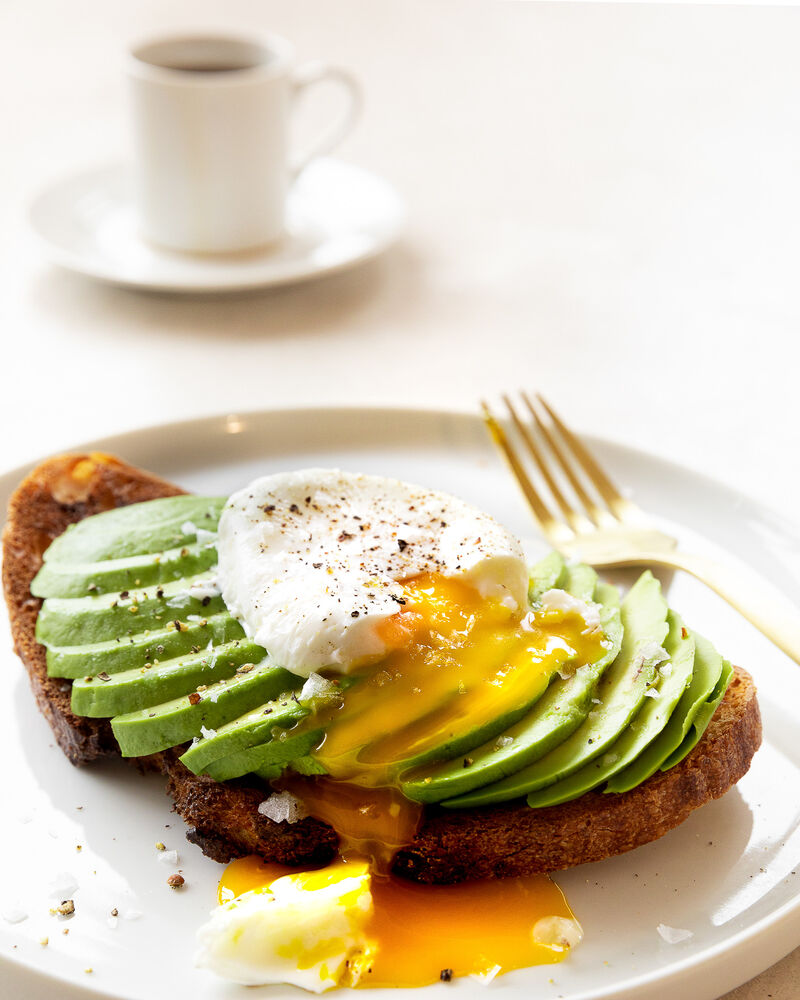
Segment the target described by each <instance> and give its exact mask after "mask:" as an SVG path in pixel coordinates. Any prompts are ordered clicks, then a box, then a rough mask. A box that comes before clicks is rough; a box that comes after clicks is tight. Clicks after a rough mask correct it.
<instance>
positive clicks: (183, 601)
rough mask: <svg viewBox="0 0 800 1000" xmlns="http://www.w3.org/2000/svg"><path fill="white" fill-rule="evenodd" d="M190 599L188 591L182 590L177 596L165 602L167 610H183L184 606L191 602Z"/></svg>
mask: <svg viewBox="0 0 800 1000" xmlns="http://www.w3.org/2000/svg"><path fill="white" fill-rule="evenodd" d="M191 599H192V597H191V594H190V593H189V591H188V590H182V591H181V592H180V593H179V594H176V595H175V596H174V597H170V599H169V600H168V601H167V607H168V608H185V607H186V605H187V604H188V603H189V602H190V601H191Z"/></svg>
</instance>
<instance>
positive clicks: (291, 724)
mask: <svg viewBox="0 0 800 1000" xmlns="http://www.w3.org/2000/svg"><path fill="white" fill-rule="evenodd" d="M290 676H291V677H292V679H293V680H294V681H296V682H297V685H298V686H299V685H300V683H302V682H303V678H302V677H296V676H295V675H294V674H292V675H290ZM357 683H358V678H357V677H341V678H338V679H337V680H336V681H335V682H334V684H335V685H336V688H338V689H339V691H342V692H343V691H346V690H347V689H348V688H349V687H352V685H353V684H357ZM332 697H334V698H336V697H338V695H337V693H336V690H335V689H334V690H333V692H332V693H317V694H312V695H310V696H309V697H306V698H303V697H302V692H301V697H300V698H298V696H297V693H296V692H290V691H284V692H283V693H282V694H281V696H280V697H279V698H277V699H275V700H273V701H272V702H270V703H269V704H268V705H262V706H261V707H260V708H259V709H258V711H255V712H251V713H249V714H248V715H243V716H242V717H241V718H239V719H234V720H233V721H232V722H229V723H228V724H227V725H225V726H222V727H221V728H220V729H219V730H217V732H216V733H214V734H213V735H212V736H208V737H206V738H205V739H202V740H200V741H198V742H197V743H196V744H195V745H193V746H191V747H190V748H189V749H188V750H187V751H186V753H185V754H183V756H182V757H181V762H182V763H184V764H185V765H186V766H187V767H188V768H189V770H190V771H194V773H195V774H200V773H205V774H210V773H211V765H212V764H217V763H218V762H221V761H223V760H228V764H226V765H225V770H226V773H227V772H228V771H230V772H231V773H229V774H227V776H228V777H231V778H234V777H236V778H238V777H239V776H240V775H243V774H247V773H248V772H249V771H251V770H253V767H254V766H256V767H258V768H263V767H267V766H272V764H273V763H274V762H275V761H279V762H281V766H283V763H285V762H288V757H287V752H286V748H284V746H283V744H284V743H286V742H287V741H288V740H289V738H290V737H289V733H288V732H286V730H291V729H294V728H295V727H296V726H297V725H298V724H299V723H300V722H301V721H302V720H303V719H305V718H307V717H308V716H309V715H311V714H312V713H314V712H316V711H317V710H318V709H319V708H321V707H323V706H325V705H330V703H331V698H332ZM308 732H309V733H310V732H313V734H314V736H313V739H312V738H311V737H309V740H307V741H306V740H305V739H302V740H295V739H294V738H292V739H293V742H291V743H289V744H288V753H289V754H291V755H292V759H295V758H300V757H304V756H305V755H306V754H308V753H309V751H310V750H312V749H313V748H314V747H315V746H316V745H317V744H318V743H319V742H320V740H321V739H322V736H323V729H322V727H321V726H317V727H315V728H314V730H313V731H312V730H309V731H308ZM297 735H298V736H300V734H297ZM305 735H307V733H305V732H304V733H303V736H305ZM306 743H307V744H308V746H307V749H305V750H304V749H302V748H303V747H304V746H306ZM251 749H254V750H255V751H258V752H257V753H254V754H252V755H247V756H239V755H241V754H242V753H243V752H246V751H249V750H251ZM234 771H235V772H236V773H233V772H234ZM313 773H324V770H323V771H322V772H320V771H319V770H316V771H314V772H313ZM220 780H222V779H220Z"/></svg>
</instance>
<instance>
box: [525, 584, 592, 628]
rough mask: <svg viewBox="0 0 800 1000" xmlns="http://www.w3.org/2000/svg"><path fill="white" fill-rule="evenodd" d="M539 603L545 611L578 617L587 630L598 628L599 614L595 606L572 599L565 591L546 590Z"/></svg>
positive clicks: (575, 598)
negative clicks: (581, 619) (572, 614)
mask: <svg viewBox="0 0 800 1000" xmlns="http://www.w3.org/2000/svg"><path fill="white" fill-rule="evenodd" d="M539 603H540V604H541V606H542V607H543V608H544V610H545V611H563V612H564V613H567V612H570V611H571V612H573V613H575V614H577V615H580V616H581V618H583V620H584V621H585V622H586V625H587V626H588V627H589V628H599V627H600V613H599V610H598V607H597V605H596V604H589V603H588V602H587V601H582V600H581V599H580V598H578V597H573V596H572V594H568V593H567V591H566V590H546V591H545V592H544V593H543V594H542V596H541V597H540V598H539Z"/></svg>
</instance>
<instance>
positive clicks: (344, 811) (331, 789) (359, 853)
mask: <svg viewBox="0 0 800 1000" xmlns="http://www.w3.org/2000/svg"><path fill="white" fill-rule="evenodd" d="M274 784H275V787H278V788H281V789H285V790H287V791H290V792H292V793H293V794H295V795H296V796H297V797H298V798H299V799H301V800H302V802H303V805H304V806H305V807H306V809H307V810H308V812H309V813H310V814H311V815H312V816H315V817H316V818H317V819H320V820H322V821H323V823H328V824H329V826H332V827H333V829H334V830H335V831H336V832H337V834H338V835H339V854H340V855H341V857H343V858H345V859H351V858H369V859H370V860H371V862H372V867H373V870H374V871H377V872H388V871H389V869H390V867H391V861H392V858H393V857H394V855H395V854H396V853H397V851H399V850H400V848H401V847H405V845H406V844H410V843H411V841H412V840H413V839H414V836H415V834H416V832H417V828H418V826H419V822H420V819H421V818H422V806H421V805H420V804H419V803H418V802H412V801H411V800H410V799H407V798H406V797H405V796H404V795H403V794H402V792H400V791H398V790H397V789H396V788H391V787H389V786H384V787H382V788H365V787H363V786H361V785H351V784H349V783H348V782H346V781H333V780H331V779H329V778H324V777H319V778H314V779H312V780H309V779H305V778H301V777H299V776H296V777H286V778H283V779H282V780H281V781H279V782H274Z"/></svg>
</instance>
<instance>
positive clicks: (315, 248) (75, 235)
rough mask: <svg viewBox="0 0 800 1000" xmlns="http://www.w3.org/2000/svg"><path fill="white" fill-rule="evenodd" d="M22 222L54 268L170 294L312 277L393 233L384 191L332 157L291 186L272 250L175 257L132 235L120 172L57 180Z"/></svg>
mask: <svg viewBox="0 0 800 1000" xmlns="http://www.w3.org/2000/svg"><path fill="white" fill-rule="evenodd" d="M30 221H31V225H32V226H33V230H34V232H35V233H36V234H37V235H38V237H39V238H40V240H41V241H42V242H43V244H44V247H45V249H46V251H47V252H48V253H49V255H50V256H51V257H52V259H53V260H54V261H55V263H57V264H60V265H61V266H62V267H66V268H68V269H69V270H71V271H77V272H79V273H81V274H86V275H89V276H90V277H93V278H100V279H102V280H103V281H110V282H112V283H114V284H117V285H128V286H131V287H133V288H148V289H157V290H160V291H170V292H192V293H197V292H233V291H241V290H243V289H248V288H265V287H268V286H272V285H286V284H291V283H294V282H298V281H307V280H309V279H310V278H317V277H321V276H322V275H325V274H331V273H332V272H334V271H340V270H343V269H344V268H347V267H352V266H353V265H355V264H358V263H361V262H362V261H365V260H368V259H369V258H371V257H374V256H375V255H376V254H379V253H381V252H382V251H383V250H385V249H386V248H387V247H388V246H389V245H390V244H391V243H393V242H394V241H395V240H396V239H397V237H398V236H399V235H400V231H401V230H402V227H403V221H404V210H403V206H402V204H401V202H400V199H399V198H398V196H397V194H396V192H395V191H394V190H393V188H392V187H391V186H390V185H389V184H387V183H386V181H384V180H381V179H380V178H378V177H376V176H375V175H374V174H370V173H368V172H367V171H366V170H362V169H361V168H360V167H355V166H352V165H351V164H347V163H343V162H342V161H341V160H336V159H332V158H323V159H319V160H315V161H314V162H313V163H311V164H310V166H308V167H306V169H305V170H304V171H303V172H302V174H301V175H300V177H299V178H298V179H297V181H296V182H295V183H294V185H293V186H292V189H291V191H290V194H289V200H288V204H287V227H286V228H287V234H286V237H285V238H284V239H283V240H282V241H281V242H280V243H278V244H277V245H275V246H274V247H269V248H266V249H264V250H257V251H252V252H246V253H244V252H243V253H237V254H219V255H217V254H181V253H175V252H173V251H169V250H164V249H161V248H159V247H156V246H153V245H152V244H150V243H147V242H146V241H145V240H144V239H143V238H142V237H141V236H140V234H139V229H138V225H137V219H136V210H135V208H134V205H133V199H132V193H131V185H130V178H129V176H128V173H127V171H126V170H125V168H124V167H123V166H120V165H115V166H107V167H96V168H92V169H90V170H85V171H83V172H82V173H80V174H78V175H76V176H74V177H68V178H66V179H64V180H61V181H58V182H57V183H55V184H53V185H52V186H51V187H49V188H48V189H47V190H45V191H43V192H42V193H41V194H40V195H39V196H38V197H37V198H36V199H35V200H34V202H33V203H32V205H31V208H30Z"/></svg>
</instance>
